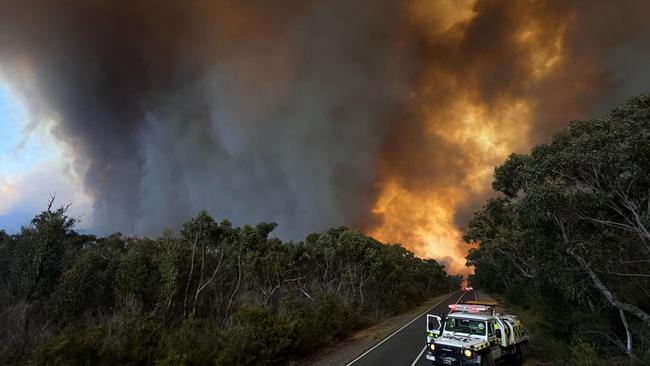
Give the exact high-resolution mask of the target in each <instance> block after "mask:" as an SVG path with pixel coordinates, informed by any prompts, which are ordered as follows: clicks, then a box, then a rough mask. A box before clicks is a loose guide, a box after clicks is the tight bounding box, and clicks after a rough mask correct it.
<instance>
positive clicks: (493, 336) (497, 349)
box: [488, 320, 501, 360]
mask: <svg viewBox="0 0 650 366" xmlns="http://www.w3.org/2000/svg"><path fill="white" fill-rule="evenodd" d="M498 327H499V325H498V323H497V322H496V321H495V320H491V321H489V322H488V342H489V343H490V353H492V359H493V360H496V359H499V358H501V345H500V343H501V340H500V339H499V338H498V337H497V332H496V330H497V329H498Z"/></svg>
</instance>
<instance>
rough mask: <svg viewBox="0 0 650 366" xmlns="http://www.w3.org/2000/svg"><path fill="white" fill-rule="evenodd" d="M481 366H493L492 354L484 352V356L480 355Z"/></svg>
mask: <svg viewBox="0 0 650 366" xmlns="http://www.w3.org/2000/svg"><path fill="white" fill-rule="evenodd" d="M481 366H494V360H493V359H492V353H490V352H485V353H484V354H482V355H481Z"/></svg>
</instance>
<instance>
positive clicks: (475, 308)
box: [449, 304, 492, 313]
mask: <svg viewBox="0 0 650 366" xmlns="http://www.w3.org/2000/svg"><path fill="white" fill-rule="evenodd" d="M449 308H450V309H451V310H452V311H462V312H468V313H480V312H490V311H492V307H490V306H485V305H469V304H451V305H449Z"/></svg>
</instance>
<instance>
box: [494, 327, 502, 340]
mask: <svg viewBox="0 0 650 366" xmlns="http://www.w3.org/2000/svg"><path fill="white" fill-rule="evenodd" d="M495 334H496V335H497V338H501V329H497V330H496V333H495Z"/></svg>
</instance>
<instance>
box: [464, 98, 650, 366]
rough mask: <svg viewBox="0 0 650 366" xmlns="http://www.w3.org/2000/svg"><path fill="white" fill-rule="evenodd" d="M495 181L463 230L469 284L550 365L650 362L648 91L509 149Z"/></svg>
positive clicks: (649, 129) (649, 113) (649, 142)
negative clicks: (516, 320)
mask: <svg viewBox="0 0 650 366" xmlns="http://www.w3.org/2000/svg"><path fill="white" fill-rule="evenodd" d="M493 188H494V190H495V191H496V192H497V194H496V196H495V197H494V198H492V199H490V200H489V201H488V202H487V203H486V204H485V206H484V207H483V208H482V209H481V210H480V211H478V212H476V213H475V216H474V218H473V220H472V221H471V223H470V225H469V230H468V232H467V235H466V236H465V240H466V241H467V242H471V243H478V247H477V248H476V249H472V250H471V251H470V253H469V255H468V256H467V263H468V265H473V266H475V268H476V274H475V275H474V276H472V277H470V282H471V283H472V284H474V285H477V286H480V287H481V288H482V289H484V290H485V291H488V292H492V293H495V294H502V295H503V298H504V299H506V301H507V302H509V303H510V304H511V305H513V306H516V307H517V309H518V311H520V313H521V314H522V315H523V316H524V321H526V322H527V325H528V326H529V328H530V329H531V331H532V332H533V333H534V335H535V336H536V337H537V339H538V340H539V344H540V345H542V346H543V347H545V348H546V349H545V350H541V351H540V352H543V353H544V352H545V356H548V357H551V356H553V355H554V360H555V361H554V363H555V364H558V363H565V364H576V365H611V364H637V365H648V364H650V97H648V96H639V97H636V98H633V99H631V100H630V101H629V102H628V103H627V104H626V105H625V106H623V107H621V108H618V109H615V110H613V111H612V112H611V113H610V114H608V115H606V116H604V117H600V118H594V119H590V120H584V121H574V122H571V123H570V124H569V126H568V127H567V128H566V129H564V130H562V131H560V132H559V133H557V134H556V135H555V136H554V137H553V139H552V141H551V142H550V143H547V144H541V145H538V146H536V147H534V148H533V149H532V150H531V152H530V153H529V154H526V155H519V154H513V155H511V156H510V157H509V158H508V160H507V161H506V162H505V163H504V164H503V165H501V166H499V167H497V168H496V170H495V179H494V183H493ZM526 317H528V318H526Z"/></svg>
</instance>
